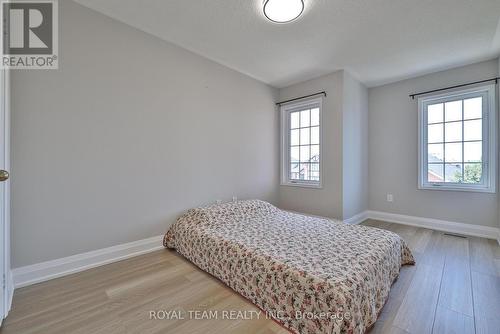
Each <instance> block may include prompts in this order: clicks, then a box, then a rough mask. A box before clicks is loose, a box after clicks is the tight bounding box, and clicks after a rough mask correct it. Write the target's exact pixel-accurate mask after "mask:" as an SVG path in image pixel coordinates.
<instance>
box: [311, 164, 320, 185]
mask: <svg viewBox="0 0 500 334" xmlns="http://www.w3.org/2000/svg"><path fill="white" fill-rule="evenodd" d="M309 177H310V179H311V180H312V181H319V164H317V163H312V164H310V170H309Z"/></svg>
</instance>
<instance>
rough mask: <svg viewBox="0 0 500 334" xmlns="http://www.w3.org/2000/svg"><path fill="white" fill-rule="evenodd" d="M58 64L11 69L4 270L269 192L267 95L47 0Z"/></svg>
mask: <svg viewBox="0 0 500 334" xmlns="http://www.w3.org/2000/svg"><path fill="white" fill-rule="evenodd" d="M59 12H60V14H59V19H60V22H59V24H60V29H59V32H60V35H59V38H60V43H59V45H60V48H61V49H60V62H59V70H55V71H50V70H32V71H14V73H13V75H12V116H13V119H12V136H13V138H12V208H13V212H12V244H13V250H12V255H13V259H12V260H13V267H19V266H24V265H29V264H32V263H37V262H40V261H45V260H50V259H55V258H60V257H65V256H69V255H73V254H77V253H81V252H85V251H90V250H94V249H99V248H103V247H107V246H112V245H115V244H120V243H124V242H129V241H134V240H138V239H142V238H147V237H151V236H154V235H159V234H162V233H164V232H165V231H166V229H167V227H168V226H169V224H171V223H172V222H173V221H174V220H175V218H176V217H177V215H179V214H180V213H181V212H182V211H183V210H185V209H187V208H190V207H193V206H197V205H200V204H204V203H208V202H213V201H215V200H216V199H223V200H229V199H230V198H231V196H233V195H237V196H238V197H239V198H260V199H264V200H269V201H271V202H274V203H275V202H276V199H277V185H278V183H279V179H278V172H279V168H278V157H279V147H278V139H279V138H278V135H277V133H278V114H277V112H276V111H275V108H274V102H275V101H276V98H277V91H275V90H274V89H272V88H270V87H268V86H266V85H264V84H262V83H260V82H257V81H255V80H253V79H251V78H249V77H246V76H244V75H242V74H239V73H237V72H235V71H232V70H229V69H227V68H225V67H223V66H220V65H218V64H216V63H214V62H211V61H209V60H207V59H205V58H202V57H199V56H197V55H194V54H192V53H190V52H188V51H185V50H183V49H180V48H178V47H176V46H174V45H171V44H168V43H165V42H163V41H161V40H159V39H157V38H155V37H152V36H150V35H148V34H145V33H143V32H140V31H138V30H135V29H133V28H131V27H129V26H127V25H125V24H122V23H118V22H116V21H113V20H112V19H110V18H107V17H105V16H103V15H100V14H98V13H96V12H93V11H91V10H89V9H87V8H85V7H82V6H80V5H78V4H75V3H73V2H71V1H59Z"/></svg>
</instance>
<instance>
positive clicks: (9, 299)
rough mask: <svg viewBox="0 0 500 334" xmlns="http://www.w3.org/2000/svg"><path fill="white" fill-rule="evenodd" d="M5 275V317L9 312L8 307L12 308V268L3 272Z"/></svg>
mask: <svg viewBox="0 0 500 334" xmlns="http://www.w3.org/2000/svg"><path fill="white" fill-rule="evenodd" d="M5 275H6V276H5V277H6V278H5V279H6V282H5V293H6V294H7V296H6V303H7V305H6V309H5V317H7V315H8V314H9V311H10V309H11V308H12V298H13V297H14V277H13V274H12V270H11V269H9V271H8V272H7V273H6V274H5Z"/></svg>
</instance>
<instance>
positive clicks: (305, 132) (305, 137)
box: [300, 128, 310, 145]
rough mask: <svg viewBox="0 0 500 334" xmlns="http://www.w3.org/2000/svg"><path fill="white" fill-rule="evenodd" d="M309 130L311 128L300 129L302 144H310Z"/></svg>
mask: <svg viewBox="0 0 500 334" xmlns="http://www.w3.org/2000/svg"><path fill="white" fill-rule="evenodd" d="M309 131H310V128H305V129H300V145H309V143H310V141H309V140H310V137H309Z"/></svg>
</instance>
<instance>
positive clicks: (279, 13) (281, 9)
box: [264, 0, 304, 23]
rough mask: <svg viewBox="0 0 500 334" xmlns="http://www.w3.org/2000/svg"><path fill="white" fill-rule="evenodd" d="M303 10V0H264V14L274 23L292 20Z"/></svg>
mask: <svg viewBox="0 0 500 334" xmlns="http://www.w3.org/2000/svg"><path fill="white" fill-rule="evenodd" d="M303 10H304V1H303V0H264V15H265V16H266V17H267V18H268V19H269V20H271V21H273V22H276V23H287V22H290V21H293V20H295V19H296V18H297V17H299V16H300V14H302V11H303Z"/></svg>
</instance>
